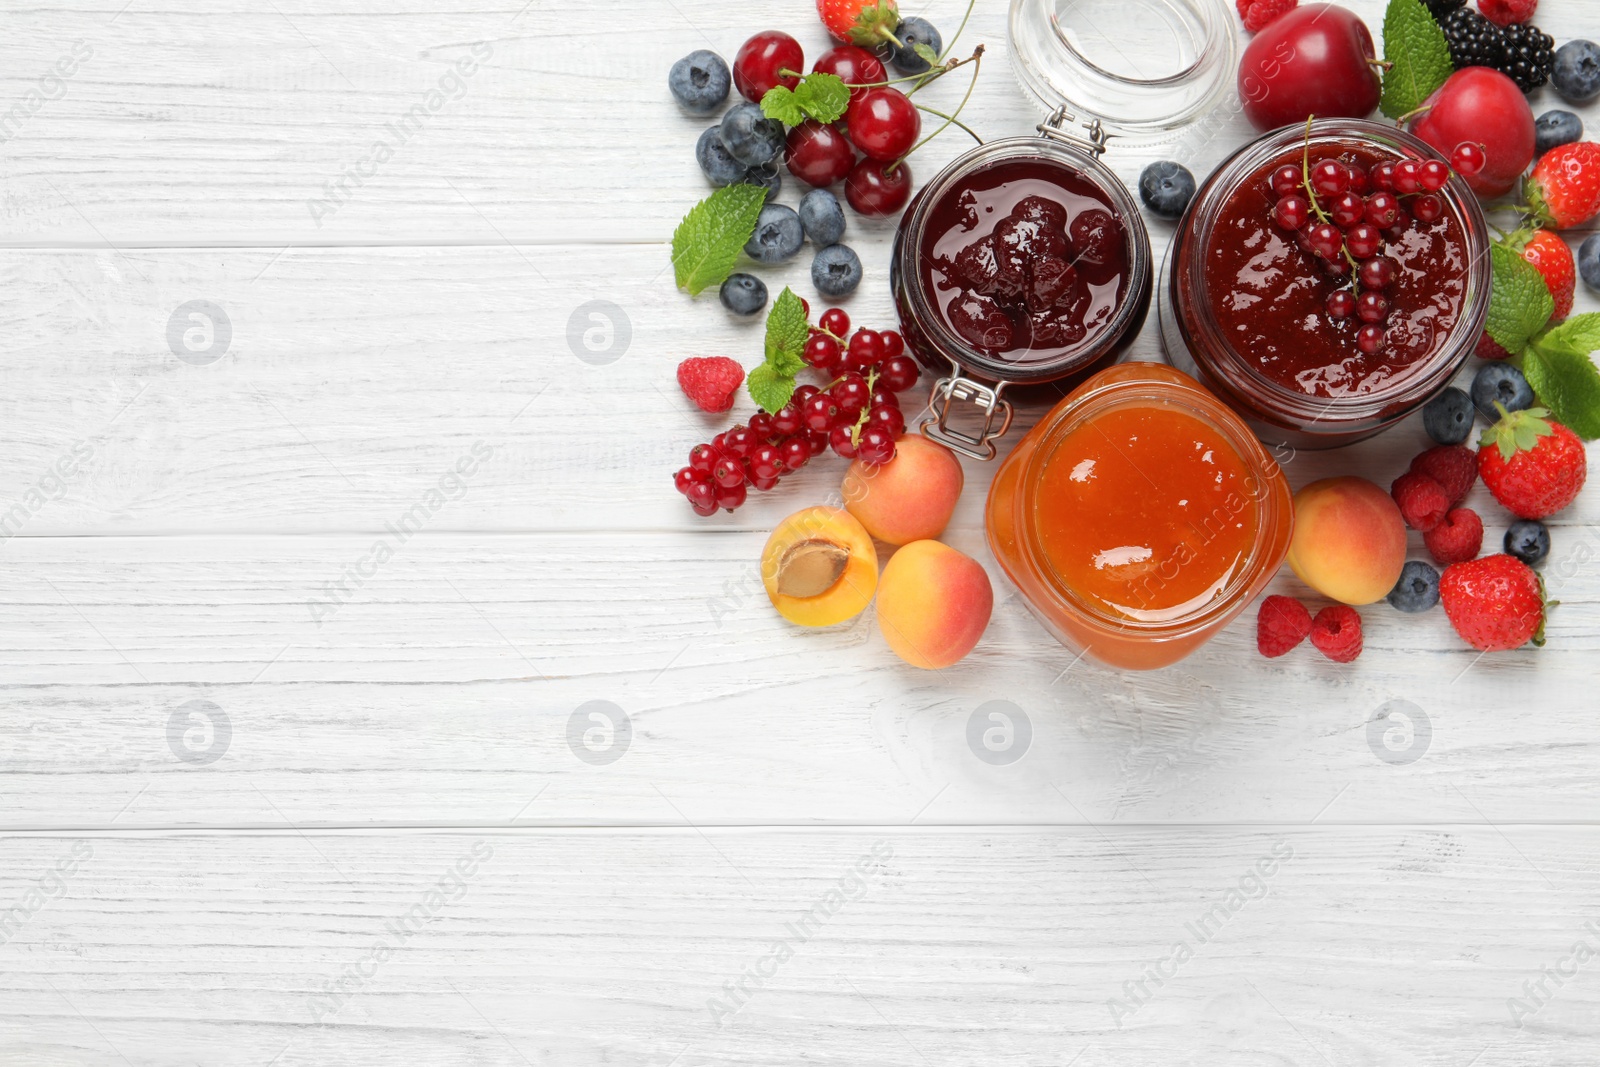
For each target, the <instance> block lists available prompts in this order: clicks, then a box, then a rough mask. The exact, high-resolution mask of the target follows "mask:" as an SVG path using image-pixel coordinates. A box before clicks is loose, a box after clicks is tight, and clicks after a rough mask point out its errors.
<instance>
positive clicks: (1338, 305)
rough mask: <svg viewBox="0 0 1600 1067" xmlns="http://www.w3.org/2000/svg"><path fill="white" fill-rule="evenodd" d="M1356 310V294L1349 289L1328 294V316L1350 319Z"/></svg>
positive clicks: (1336, 318) (1335, 318)
mask: <svg viewBox="0 0 1600 1067" xmlns="http://www.w3.org/2000/svg"><path fill="white" fill-rule="evenodd" d="M1355 311H1356V296H1355V294H1354V293H1352V292H1351V291H1350V290H1348V289H1339V290H1336V291H1334V292H1331V293H1329V294H1328V317H1329V318H1330V319H1334V320H1336V321H1337V320H1339V319H1348V318H1349V317H1350V316H1351V315H1353V314H1355Z"/></svg>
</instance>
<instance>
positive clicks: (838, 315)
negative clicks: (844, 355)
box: [817, 308, 850, 341]
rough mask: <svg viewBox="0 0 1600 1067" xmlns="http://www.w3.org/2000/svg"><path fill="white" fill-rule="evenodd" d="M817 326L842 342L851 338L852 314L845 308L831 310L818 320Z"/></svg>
mask: <svg viewBox="0 0 1600 1067" xmlns="http://www.w3.org/2000/svg"><path fill="white" fill-rule="evenodd" d="M817 325H818V326H821V327H822V328H823V329H824V330H827V331H828V332H829V333H831V334H833V336H835V337H837V338H838V339H839V340H841V341H842V340H844V339H845V338H846V337H848V336H850V313H849V312H847V311H845V309H844V308H829V309H828V310H826V311H824V312H823V313H822V317H821V318H819V319H818V320H817Z"/></svg>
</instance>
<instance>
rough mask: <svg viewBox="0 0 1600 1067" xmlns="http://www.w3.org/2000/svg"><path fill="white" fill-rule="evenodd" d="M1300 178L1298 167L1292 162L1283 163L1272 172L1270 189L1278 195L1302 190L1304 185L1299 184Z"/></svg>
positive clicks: (1286, 194)
mask: <svg viewBox="0 0 1600 1067" xmlns="http://www.w3.org/2000/svg"><path fill="white" fill-rule="evenodd" d="M1300 179H1301V174H1300V168H1299V167H1297V166H1295V165H1294V164H1293V163H1285V164H1284V165H1283V166H1281V167H1279V168H1278V169H1277V170H1275V171H1273V172H1272V191H1273V192H1275V193H1277V194H1278V195H1279V196H1288V195H1289V194H1290V193H1299V192H1303V191H1304V187H1303V186H1302V185H1301V183H1300Z"/></svg>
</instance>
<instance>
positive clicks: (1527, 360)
mask: <svg viewBox="0 0 1600 1067" xmlns="http://www.w3.org/2000/svg"><path fill="white" fill-rule="evenodd" d="M1596 349H1600V313H1595V312H1591V313H1589V314H1587V315H1577V316H1574V317H1573V318H1570V319H1568V320H1567V321H1566V322H1563V323H1560V324H1558V325H1555V326H1552V327H1550V329H1548V330H1545V331H1543V332H1542V333H1540V334H1538V335H1537V336H1535V337H1534V338H1533V339H1532V340H1531V341H1529V342H1528V347H1527V349H1526V351H1524V352H1523V354H1522V373H1523V374H1524V375H1525V376H1526V377H1527V379H1528V384H1529V385H1530V386H1532V387H1533V391H1534V393H1535V394H1536V395H1537V396H1538V397H1539V401H1540V403H1542V404H1543V405H1544V406H1545V407H1546V408H1549V409H1550V414H1552V415H1553V416H1555V419H1556V421H1557V422H1559V423H1561V424H1562V425H1564V426H1566V427H1567V428H1568V429H1570V430H1571V431H1572V432H1573V433H1575V434H1577V435H1578V436H1579V437H1581V438H1583V439H1584V440H1585V441H1593V440H1594V439H1595V438H1597V437H1600V369H1597V368H1596V367H1595V365H1594V361H1593V360H1592V359H1591V358H1590V354H1591V353H1593V352H1594V351H1595V350H1596Z"/></svg>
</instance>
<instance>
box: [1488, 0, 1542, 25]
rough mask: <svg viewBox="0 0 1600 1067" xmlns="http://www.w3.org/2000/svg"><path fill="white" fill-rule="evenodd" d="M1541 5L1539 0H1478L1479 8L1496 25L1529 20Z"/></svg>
mask: <svg viewBox="0 0 1600 1067" xmlns="http://www.w3.org/2000/svg"><path fill="white" fill-rule="evenodd" d="M1538 7H1539V0H1478V10H1479V11H1481V12H1483V17H1484V18H1486V19H1488V20H1489V21H1490V22H1492V23H1494V24H1495V25H1496V26H1509V25H1511V24H1512V23H1513V22H1527V21H1528V20H1529V19H1531V18H1533V13H1534V11H1536V10H1537V9H1538Z"/></svg>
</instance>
